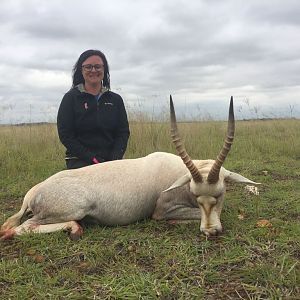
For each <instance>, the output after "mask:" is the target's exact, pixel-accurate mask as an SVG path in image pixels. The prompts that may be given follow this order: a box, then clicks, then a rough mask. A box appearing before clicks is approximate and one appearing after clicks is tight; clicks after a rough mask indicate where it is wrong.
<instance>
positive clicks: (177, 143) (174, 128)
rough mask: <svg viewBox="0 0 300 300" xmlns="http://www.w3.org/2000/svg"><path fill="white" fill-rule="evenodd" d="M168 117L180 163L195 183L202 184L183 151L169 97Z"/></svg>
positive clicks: (192, 164)
mask: <svg viewBox="0 0 300 300" xmlns="http://www.w3.org/2000/svg"><path fill="white" fill-rule="evenodd" d="M170 116H171V137H172V142H173V143H174V145H175V147H176V151H177V153H178V155H179V156H180V157H181V159H182V161H183V162H184V164H185V165H186V167H187V168H188V169H189V171H190V173H191V175H192V177H193V179H194V181H195V182H202V181H203V179H202V176H201V174H200V172H199V170H198V169H197V168H196V166H195V165H194V163H193V161H192V160H191V158H190V157H189V155H188V153H187V152H186V150H185V147H184V145H183V143H182V141H181V138H180V137H179V134H178V128H177V123H176V116H175V110H174V105H173V100H172V96H171V95H170Z"/></svg>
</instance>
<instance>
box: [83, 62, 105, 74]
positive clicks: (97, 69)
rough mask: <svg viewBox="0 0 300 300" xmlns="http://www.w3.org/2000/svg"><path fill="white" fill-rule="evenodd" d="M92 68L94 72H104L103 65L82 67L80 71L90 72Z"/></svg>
mask: <svg viewBox="0 0 300 300" xmlns="http://www.w3.org/2000/svg"><path fill="white" fill-rule="evenodd" d="M93 68H94V69H95V71H97V72H98V71H101V70H104V65H98V64H97V65H90V64H88V65H82V69H83V70H84V71H88V72H91V71H92V70H93Z"/></svg>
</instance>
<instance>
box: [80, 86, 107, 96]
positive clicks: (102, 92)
mask: <svg viewBox="0 0 300 300" xmlns="http://www.w3.org/2000/svg"><path fill="white" fill-rule="evenodd" d="M75 88H76V89H77V90H78V91H79V92H80V93H87V94H89V93H88V92H87V91H86V90H85V88H84V84H83V83H79V84H78V85H76V86H75ZM108 91H109V89H108V88H107V87H105V86H102V88H101V91H100V94H104V93H106V92H108Z"/></svg>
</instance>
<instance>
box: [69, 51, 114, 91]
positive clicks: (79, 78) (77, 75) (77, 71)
mask: <svg viewBox="0 0 300 300" xmlns="http://www.w3.org/2000/svg"><path fill="white" fill-rule="evenodd" d="M93 55H97V56H100V57H101V59H102V60H103V64H104V77H103V86H104V87H106V88H108V89H110V75H109V67H108V63H107V60H106V57H105V55H104V54H103V53H102V52H101V51H99V50H87V51H84V52H83V53H81V55H80V56H79V58H78V60H77V62H76V64H75V65H74V67H73V84H72V87H75V86H76V85H78V84H80V83H84V78H83V75H82V67H81V66H82V64H83V62H84V61H85V60H86V59H88V58H89V57H90V56H93Z"/></svg>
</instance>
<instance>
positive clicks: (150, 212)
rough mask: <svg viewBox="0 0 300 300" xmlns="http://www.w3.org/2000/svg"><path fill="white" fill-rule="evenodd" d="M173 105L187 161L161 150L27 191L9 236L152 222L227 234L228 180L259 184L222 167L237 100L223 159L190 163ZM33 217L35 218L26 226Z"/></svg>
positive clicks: (5, 229)
mask: <svg viewBox="0 0 300 300" xmlns="http://www.w3.org/2000/svg"><path fill="white" fill-rule="evenodd" d="M170 107H171V125H172V130H171V133H172V139H173V142H174V144H175V146H176V149H177V151H178V154H179V156H177V155H174V154H171V153H165V152H155V153H152V154H149V155H147V156H145V157H141V158H137V159H123V160H116V161H110V162H105V163H100V164H97V165H92V166H88V167H84V168H81V169H73V170H64V171H61V172H59V173H57V174H54V175H53V176H51V177H49V178H48V179H46V180H44V181H43V182H41V183H39V184H37V185H35V186H34V187H33V188H31V189H30V190H29V191H28V192H27V194H26V195H25V197H24V200H23V204H22V207H21V209H20V211H19V212H17V213H16V214H15V215H13V216H11V217H10V218H8V219H7V220H6V222H5V223H4V224H3V225H2V227H1V231H0V236H1V239H2V240H4V239H9V238H12V237H14V236H15V235H21V234H24V233H27V232H34V233H46V232H54V231H58V230H67V231H69V232H70V237H71V238H73V239H77V238H78V237H80V236H81V235H82V233H83V230H82V228H81V226H80V225H79V224H78V222H77V221H80V220H83V221H87V222H93V223H97V224H101V225H107V226H113V225H126V224H130V223H134V222H137V221H139V220H142V219H145V218H150V217H152V218H153V219H156V220H162V219H164V220H168V221H170V222H182V221H194V220H200V219H201V231H202V232H203V233H204V234H206V235H208V236H210V235H216V234H218V233H220V232H221V231H222V226H221V222H220V214H221V209H222V204H223V200H224V193H225V180H226V179H227V180H231V181H234V182H243V183H251V184H256V183H255V182H253V181H251V180H249V179H247V178H245V177H243V176H242V175H239V174H237V173H233V172H230V171H228V170H226V169H224V168H223V167H222V164H223V162H224V160H225V158H226V155H227V153H228V152H229V149H230V146H231V144H232V141H233V135H234V115H233V103H232V98H231V102H230V109H229V120H228V132H227V138H226V140H225V143H224V146H223V149H222V150H221V152H220V154H219V155H218V157H217V159H216V160H191V159H190V158H189V156H188V154H187V152H186V150H185V148H184V146H183V144H182V142H181V141H180V138H179V135H178V132H177V125H176V117H175V112H174V107H173V102H172V98H171V96H170ZM182 161H183V162H184V164H183V163H182ZM187 172H188V173H187ZM175 189H176V192H175ZM28 213H31V214H32V217H31V218H29V219H27V220H26V221H25V222H24V223H22V224H20V223H21V218H22V217H23V216H24V215H25V214H28Z"/></svg>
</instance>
